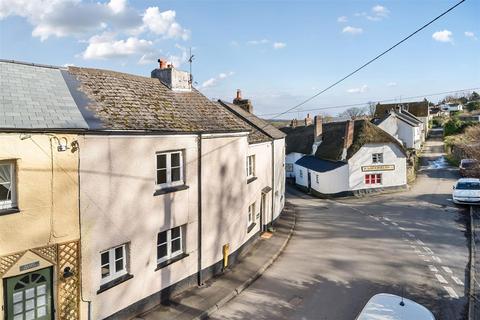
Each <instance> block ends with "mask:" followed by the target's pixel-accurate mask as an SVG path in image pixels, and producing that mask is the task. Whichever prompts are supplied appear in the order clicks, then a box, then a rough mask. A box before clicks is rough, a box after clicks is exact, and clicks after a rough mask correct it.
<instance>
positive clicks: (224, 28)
mask: <svg viewBox="0 0 480 320" xmlns="http://www.w3.org/2000/svg"><path fill="white" fill-rule="evenodd" d="M457 2H458V1H447V0H425V1H424V0H415V1H413V0H410V1H408V0H403V1H399V0H398V1H380V0H379V1H359V0H356V1H314V0H303V1H302V0H301V1H287V0H263V1H253V0H236V1H227V0H224V1H221V0H210V1H203V0H195V1H188V0H176V1H167V0H165V1H163V0H160V1H134V0H97V1H80V0H1V1H0V58H1V59H9V60H20V61H26V62H33V63H40V64H51V65H57V66H68V65H75V66H79V67H93V68H101V69H109V70H116V71H120V72H127V73H133V74H137V75H142V76H147V77H148V76H150V71H151V70H152V69H154V68H156V67H157V66H158V63H157V59H158V58H164V59H167V60H169V61H170V62H171V63H173V65H174V66H175V67H177V68H179V69H183V70H186V71H188V70H189V65H188V62H187V60H188V58H189V51H190V49H191V51H192V54H194V56H195V57H194V61H193V64H192V74H193V77H194V81H195V86H196V88H197V89H199V90H200V91H201V92H202V93H204V94H205V95H206V96H207V97H209V98H211V99H224V100H227V101H231V100H232V99H233V98H234V97H235V93H236V90H237V89H241V90H242V96H243V98H248V99H250V100H251V101H252V103H253V106H254V113H256V114H257V115H261V116H264V117H266V118H274V117H276V116H277V117H278V118H283V119H288V118H293V117H299V118H301V117H304V116H305V114H306V112H307V111H305V110H310V109H319V110H312V111H309V112H310V113H312V114H317V113H322V114H324V115H336V114H337V113H339V112H341V111H342V110H343V109H344V108H343V109H342V108H339V107H338V106H342V105H347V104H357V103H358V104H362V103H365V104H366V103H367V102H368V101H380V100H385V99H397V101H406V100H405V98H408V97H413V96H426V97H427V98H429V99H430V100H433V101H436V100H438V99H439V98H443V95H441V96H427V95H429V94H432V93H439V92H446V91H453V90H461V89H467V88H480V54H479V53H480V19H478V13H479V12H480V1H478V0H467V1H465V2H464V3H463V4H461V5H460V6H459V7H457V8H456V9H455V10H453V11H452V12H450V13H449V14H447V15H446V16H444V17H443V18H441V19H440V20H438V21H436V22H435V23H434V24H432V25H431V26H429V27H428V28H426V29H425V30H423V31H422V32H420V33H419V34H417V35H415V36H414V37H413V38H411V39H409V40H407V41H406V42H405V43H403V44H402V45H401V46H399V47H397V48H395V49H394V50H392V51H391V52H389V53H388V54H387V55H385V56H384V57H382V58H381V59H379V60H377V61H375V62H374V63H372V64H371V65H369V66H367V67H366V68H365V69H363V70H361V71H360V72H358V73H357V74H355V75H354V76H352V77H350V78H349V79H347V80H346V81H343V82H342V83H340V84H339V85H337V86H335V87H334V88H332V89H330V90H328V91H327V92H325V93H324V94H322V95H320V96H319V97H317V98H315V99H314V100H312V101H310V102H309V103H307V104H305V105H303V106H302V107H300V108H297V109H295V110H294V112H292V113H288V114H284V115H279V113H281V112H282V111H284V110H287V109H290V108H291V107H293V106H295V105H297V104H298V103H300V102H302V101H303V100H305V99H307V98H308V97H310V96H312V95H314V94H316V93H318V92H319V91H321V90H322V89H324V88H326V87H328V86H329V85H330V84H332V83H334V82H336V81H337V80H339V79H340V78H342V77H343V76H345V75H347V74H348V73H350V72H351V71H353V70H355V69H356V68H357V67H359V66H361V65H362V64H363V63H365V62H366V61H368V60H370V59H371V58H373V57H375V56H376V55H377V54H379V53H381V52H382V51H384V50H385V49H387V48H389V47H390V46H392V45H393V44H395V43H396V42H397V41H399V40H401V39H402V38H403V37H405V36H407V35H408V34H410V33H411V32H413V31H414V30H416V29H417V28H419V27H420V26H422V25H423V24H425V23H426V22H428V21H429V20H431V19H432V18H434V17H436V16H437V15H439V14H440V13H442V12H443V11H445V10H446V9H448V8H449V7H451V6H453V5H454V4H455V3H457ZM420 99H421V98H418V99H412V100H420ZM407 100H408V99H407ZM324 108H331V109H324ZM320 109H321V110H320Z"/></svg>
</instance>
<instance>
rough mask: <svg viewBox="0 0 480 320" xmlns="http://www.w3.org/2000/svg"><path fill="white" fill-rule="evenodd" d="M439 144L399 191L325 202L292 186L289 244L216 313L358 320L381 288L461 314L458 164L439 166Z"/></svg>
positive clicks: (464, 261)
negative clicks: (454, 199)
mask: <svg viewBox="0 0 480 320" xmlns="http://www.w3.org/2000/svg"><path fill="white" fill-rule="evenodd" d="M441 152H442V145H441V142H440V141H438V140H432V141H428V142H427V148H426V157H425V159H424V164H425V165H426V166H425V167H424V170H421V171H420V173H419V175H418V178H417V181H416V183H415V184H414V185H413V186H412V188H411V189H410V190H409V191H406V192H402V193H397V194H389V195H378V196H373V197H368V198H361V199H344V200H321V199H316V198H312V197H310V196H308V195H306V194H303V193H301V192H299V191H296V190H294V189H290V190H289V192H288V200H289V201H290V202H292V203H293V204H295V205H296V206H297V227H296V231H295V233H294V236H293V237H292V239H291V241H290V243H289V245H288V246H287V248H286V250H285V251H284V253H283V254H282V255H281V256H280V258H279V259H278V260H277V262H275V263H274V264H273V266H272V267H271V268H270V269H268V270H267V271H266V273H265V274H264V275H263V276H262V277H261V278H259V279H258V280H257V281H256V282H255V283H254V284H253V285H252V286H250V287H249V288H248V289H247V290H245V291H244V292H243V293H242V294H240V295H239V296H238V297H236V298H235V299H234V300H232V301H231V302H230V303H228V304H227V305H225V306H224V307H223V308H222V309H220V310H219V311H217V312H216V313H215V314H214V315H213V317H212V319H218V320H220V319H231V320H234V319H301V320H307V319H319V320H327V319H335V320H343V319H345V320H351V319H354V318H355V317H356V315H357V314H358V313H359V312H360V311H361V309H362V307H363V306H364V305H365V303H366V302H367V301H368V299H369V298H370V297H371V296H372V295H374V294H376V293H380V292H388V293H394V294H398V295H401V294H402V293H403V294H404V296H405V297H407V298H410V299H413V300H415V301H417V302H419V303H421V304H423V305H425V306H426V307H427V308H429V309H430V310H431V311H432V312H433V313H434V315H435V317H436V318H437V319H447V320H448V319H452V320H453V319H455V320H458V319H464V318H465V315H466V311H467V298H466V288H465V285H464V283H467V282H468V280H467V279H468V242H467V237H466V233H465V232H466V221H467V220H466V215H465V212H464V211H465V209H463V208H457V207H455V206H454V205H453V204H452V203H451V201H450V198H451V190H452V185H453V183H454V181H455V180H456V179H457V172H456V171H455V170H454V169H452V168H443V167H442V165H438V164H439V163H440V164H441V161H438V158H439V157H440V156H441ZM435 160H437V161H436V162H434V161H435ZM428 165H429V167H428Z"/></svg>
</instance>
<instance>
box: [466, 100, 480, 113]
mask: <svg viewBox="0 0 480 320" xmlns="http://www.w3.org/2000/svg"><path fill="white" fill-rule="evenodd" d="M465 107H466V108H467V110H468V111H469V112H472V111H475V110H480V101H470V102H469V103H467V104H466V105H465Z"/></svg>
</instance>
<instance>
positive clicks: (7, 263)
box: [0, 253, 23, 277]
mask: <svg viewBox="0 0 480 320" xmlns="http://www.w3.org/2000/svg"><path fill="white" fill-rule="evenodd" d="M22 255H23V253H15V254H11V255H9V256H3V257H0V277H1V276H3V275H4V274H5V273H6V272H7V271H8V270H10V268H11V267H12V266H13V265H14V264H15V263H16V262H17V261H18V259H20V258H21V257H22Z"/></svg>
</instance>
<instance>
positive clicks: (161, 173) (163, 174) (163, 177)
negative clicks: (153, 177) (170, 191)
mask: <svg viewBox="0 0 480 320" xmlns="http://www.w3.org/2000/svg"><path fill="white" fill-rule="evenodd" d="M162 183H167V170H166V169H163V170H157V184H162Z"/></svg>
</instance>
